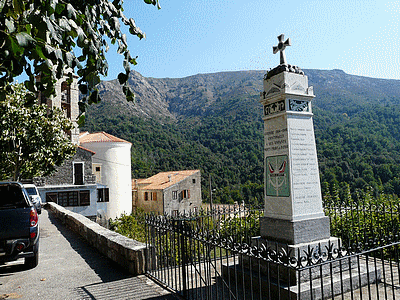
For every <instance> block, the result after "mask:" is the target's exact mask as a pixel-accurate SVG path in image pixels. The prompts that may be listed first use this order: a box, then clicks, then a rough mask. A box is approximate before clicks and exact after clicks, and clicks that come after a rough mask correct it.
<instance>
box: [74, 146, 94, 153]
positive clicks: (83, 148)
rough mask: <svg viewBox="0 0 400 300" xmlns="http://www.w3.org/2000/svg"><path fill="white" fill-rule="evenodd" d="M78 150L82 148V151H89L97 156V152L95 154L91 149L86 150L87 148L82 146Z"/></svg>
mask: <svg viewBox="0 0 400 300" xmlns="http://www.w3.org/2000/svg"><path fill="white" fill-rule="evenodd" d="M78 148H80V149H82V150H85V151H88V152H90V153H92V154H96V152H94V151H92V150H90V149H88V148H85V147H82V146H78Z"/></svg>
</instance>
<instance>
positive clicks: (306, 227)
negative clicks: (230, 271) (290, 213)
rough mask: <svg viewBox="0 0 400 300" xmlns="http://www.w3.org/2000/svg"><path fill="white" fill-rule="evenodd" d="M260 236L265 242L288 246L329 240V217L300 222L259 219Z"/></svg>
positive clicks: (268, 218) (267, 218)
mask: <svg viewBox="0 0 400 300" xmlns="http://www.w3.org/2000/svg"><path fill="white" fill-rule="evenodd" d="M260 235H261V237H263V238H264V239H266V240H269V241H277V242H281V243H285V244H289V245H297V244H302V243H310V242H314V241H319V240H325V239H329V238H330V225H329V217H326V216H324V217H320V218H315V219H306V220H300V221H290V220H283V219H274V218H270V217H261V218H260Z"/></svg>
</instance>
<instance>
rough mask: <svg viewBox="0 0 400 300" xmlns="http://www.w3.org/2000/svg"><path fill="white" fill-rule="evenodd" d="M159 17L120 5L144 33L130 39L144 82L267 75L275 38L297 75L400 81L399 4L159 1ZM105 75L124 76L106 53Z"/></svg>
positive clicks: (132, 2) (136, 4)
mask: <svg viewBox="0 0 400 300" xmlns="http://www.w3.org/2000/svg"><path fill="white" fill-rule="evenodd" d="M160 4H161V10H157V8H155V7H154V6H152V5H147V4H145V3H144V2H143V1H142V0H126V1H125V2H124V5H125V14H126V16H128V17H132V18H133V19H134V20H135V22H136V24H137V25H138V26H139V27H140V28H141V29H142V30H143V31H144V32H145V33H146V39H143V40H139V39H137V38H136V37H133V36H130V37H129V38H128V43H129V46H130V50H131V54H132V55H135V56H136V55H137V56H138V65H137V66H134V67H133V69H134V70H136V71H138V72H139V73H141V74H142V75H144V76H146V77H156V78H164V77H171V78H180V77H185V76H190V75H195V74H198V73H214V72H221V71H238V70H267V69H270V68H273V67H275V66H276V65H278V64H279V54H276V55H274V54H273V53H272V46H275V45H276V44H277V41H278V40H277V36H278V35H280V34H281V33H284V34H285V38H287V37H290V38H291V42H292V46H291V47H288V48H287V50H286V57H287V61H288V63H289V64H294V65H297V66H299V67H301V68H302V69H342V70H344V71H345V72H346V73H349V74H354V75H361V76H368V77H376V78H391V79H400V41H399V29H400V26H399V25H400V24H399V22H400V21H399V20H400V1H385V0H328V1H326V0H314V1H307V0H296V1H292V0H286V1H285V0H283V1H270V0H182V1H172V0H169V1H168V0H160ZM107 58H108V61H109V66H110V70H109V74H108V76H107V77H106V78H104V79H106V80H110V79H114V78H116V76H117V75H118V73H119V72H121V71H122V70H123V68H122V62H121V58H119V57H118V55H117V54H115V49H113V48H110V51H109V53H108V54H107Z"/></svg>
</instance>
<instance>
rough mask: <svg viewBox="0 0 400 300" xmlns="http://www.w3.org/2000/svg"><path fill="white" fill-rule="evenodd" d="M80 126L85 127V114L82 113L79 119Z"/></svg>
mask: <svg viewBox="0 0 400 300" xmlns="http://www.w3.org/2000/svg"><path fill="white" fill-rule="evenodd" d="M77 123H78V126H79V127H82V126H83V125H85V113H82V114H81V115H80V116H79V118H78V121H77Z"/></svg>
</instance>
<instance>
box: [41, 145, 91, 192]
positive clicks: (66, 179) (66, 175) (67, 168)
mask: <svg viewBox="0 0 400 300" xmlns="http://www.w3.org/2000/svg"><path fill="white" fill-rule="evenodd" d="M92 155H93V153H92V152H90V151H87V150H85V149H82V148H77V149H76V153H75V155H74V157H73V158H71V159H69V160H66V161H65V162H64V163H63V164H62V165H61V166H59V167H57V168H56V172H54V173H53V174H52V175H50V176H48V177H46V183H45V184H46V185H62V184H74V168H73V164H74V162H83V165H84V176H85V180H86V179H89V181H90V183H92V182H93V179H92V178H91V177H90V176H91V175H93V174H92ZM86 176H89V177H86Z"/></svg>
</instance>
